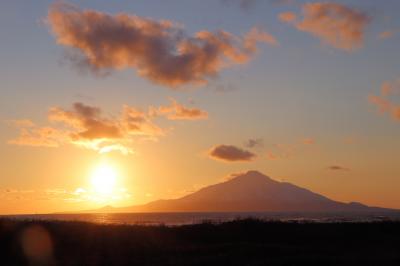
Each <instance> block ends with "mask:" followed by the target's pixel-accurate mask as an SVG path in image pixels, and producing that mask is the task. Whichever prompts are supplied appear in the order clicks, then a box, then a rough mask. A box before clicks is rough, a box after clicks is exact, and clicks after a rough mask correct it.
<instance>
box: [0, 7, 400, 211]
mask: <svg viewBox="0 0 400 266" xmlns="http://www.w3.org/2000/svg"><path fill="white" fill-rule="evenodd" d="M399 9H400V2H399V1H397V0H384V1H375V0H347V1H345V0H334V1H300V0H264V1H263V0H205V1H194V0H193V1H192V0H187V1H182V0H167V1H166V0H146V1H145V0H135V1H106V0H90V1H77V0H76V1H75V0H71V1H68V2H67V1H63V2H61V1H58V2H57V1H56V2H54V1H45V0H38V1H21V0H16V1H1V2H0V35H1V36H2V38H1V41H0V80H1V81H2V82H1V84H0V92H1V97H0V121H1V122H0V160H1V162H2V164H1V165H2V167H1V170H2V171H1V178H0V199H1V200H0V213H2V214H9V213H47V212H60V211H77V210H85V209H93V208H97V207H101V206H104V205H112V206H116V207H119V206H129V205H135V204H143V203H146V202H149V201H153V200H156V199H168V198H178V197H181V196H183V195H186V194H188V193H190V192H193V191H196V190H198V189H199V188H201V187H204V186H207V185H210V184H215V183H218V182H222V181H224V180H226V179H227V178H229V176H231V175H232V174H235V173H241V172H244V171H247V170H249V169H254V170H258V171H261V172H263V173H264V174H266V175H268V176H270V177H271V178H273V179H276V180H279V181H285V182H291V183H293V184H296V185H298V186H301V187H304V188H307V189H310V190H312V191H314V192H317V193H320V194H323V195H325V196H327V197H329V198H331V199H334V200H339V201H344V202H353V201H357V202H362V203H365V204H368V205H372V206H382V207H388V208H400V194H399V193H398V192H399V189H400V164H399V162H398V160H399V159H398V158H400V156H399V155H400V153H399V151H400V142H399V137H398V136H399V133H400V127H399V122H400V97H399V95H400V54H399V48H398V47H399V44H400V18H399V17H398V15H397V11H398V10H399Z"/></svg>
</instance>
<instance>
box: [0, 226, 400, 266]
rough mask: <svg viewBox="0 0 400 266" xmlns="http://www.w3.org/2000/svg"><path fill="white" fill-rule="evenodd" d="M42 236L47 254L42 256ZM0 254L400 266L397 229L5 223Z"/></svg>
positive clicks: (49, 260)
mask: <svg viewBox="0 0 400 266" xmlns="http://www.w3.org/2000/svg"><path fill="white" fill-rule="evenodd" d="M32 228H34V230H33V232H35V230H36V233H33V234H31V235H30V236H29V234H30V233H27V232H32V230H30V231H29V229H32ZM38 228H39V230H37V229H38ZM37 232H39V233H37ZM43 232H44V233H43ZM41 234H46V235H47V237H48V239H50V243H51V245H50V249H49V248H48V247H47V249H49V250H46V248H44V249H43V248H42V249H40V245H41V242H43V241H45V240H46V239H45V240H43V237H41ZM26 235H28V240H29V237H30V238H33V240H32V239H31V240H32V241H33V243H34V244H33V253H32V250H31V251H29V248H28V250H27V248H26V247H25V245H26V239H27V237H26ZM24 241H25V242H24ZM32 241H31V242H32ZM28 242H29V241H28ZM24 243H25V244H24ZM31 249H32V247H31ZM0 250H1V254H2V256H1V260H2V261H0V264H1V265H202V266H203V265H324V266H328V265H400V222H374V223H307V222H302V223H298V222H272V221H260V220H254V219H246V220H235V221H232V222H225V223H220V224H213V223H210V222H205V223H202V224H196V225H183V226H177V227H167V226H141V225H101V224H92V223H86V222H62V221H16V220H9V219H2V220H0ZM35 252H36V253H39V254H35ZM40 252H42V254H40ZM43 252H44V253H43Z"/></svg>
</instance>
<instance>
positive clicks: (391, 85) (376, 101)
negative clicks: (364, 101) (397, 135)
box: [368, 79, 400, 121]
mask: <svg viewBox="0 0 400 266" xmlns="http://www.w3.org/2000/svg"><path fill="white" fill-rule="evenodd" d="M399 91H400V79H397V80H395V81H385V82H383V83H382V85H381V88H380V95H373V94H371V95H369V96H368V101H369V102H370V103H371V104H373V105H374V106H376V107H377V110H378V112H379V113H381V114H385V113H388V114H389V115H390V116H391V117H392V118H393V119H395V120H397V121H400V104H396V103H394V102H393V101H392V100H391V99H390V96H391V95H394V94H398V93H399Z"/></svg>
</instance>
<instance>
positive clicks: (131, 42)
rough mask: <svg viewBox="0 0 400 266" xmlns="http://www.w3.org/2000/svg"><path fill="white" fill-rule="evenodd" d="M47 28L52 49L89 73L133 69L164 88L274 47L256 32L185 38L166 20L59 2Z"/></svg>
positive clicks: (199, 79) (203, 77) (203, 78)
mask: <svg viewBox="0 0 400 266" xmlns="http://www.w3.org/2000/svg"><path fill="white" fill-rule="evenodd" d="M48 24H49V25H50V28H51V30H52V32H53V33H54V35H55V36H56V38H57V43H58V44H60V45H63V46H66V47H69V48H73V51H75V53H74V54H73V61H75V62H78V65H80V66H82V65H83V66H85V65H86V66H88V67H89V68H91V69H92V70H94V71H101V70H105V71H107V70H115V69H125V68H133V69H136V70H137V73H138V74H139V75H140V76H143V77H145V78H147V79H149V80H151V81H153V82H155V83H158V84H162V85H166V86H169V87H178V86H181V85H184V84H197V85H201V84H206V83H207V81H208V79H210V78H213V77H215V76H217V75H218V73H219V72H220V71H221V69H222V68H224V67H231V66H232V65H235V64H243V63H246V62H247V61H249V60H250V59H251V57H252V56H253V55H254V54H255V53H256V52H257V43H258V42H265V43H270V44H272V45H277V44H278V42H277V40H276V39H275V38H274V37H273V36H272V35H270V34H268V33H267V32H264V31H262V30H260V29H258V28H253V29H252V30H250V31H249V32H248V33H247V34H245V35H244V36H242V37H239V36H235V35H233V34H231V33H229V32H226V31H223V30H219V31H216V32H209V31H200V32H197V33H196V34H195V35H194V36H193V37H188V36H187V34H186V33H185V32H184V30H183V27H182V26H181V25H178V24H177V23H174V22H171V21H167V20H161V21H157V20H153V19H150V18H145V17H139V16H135V15H129V14H125V13H120V14H117V15H109V14H106V13H102V12H98V11H94V10H81V9H79V8H77V7H75V6H72V5H69V4H65V3H57V4H54V5H52V6H51V7H50V10H49V14H48ZM77 57H78V59H77Z"/></svg>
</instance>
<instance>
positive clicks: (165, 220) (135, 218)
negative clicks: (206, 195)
mask: <svg viewBox="0 0 400 266" xmlns="http://www.w3.org/2000/svg"><path fill="white" fill-rule="evenodd" d="M6 217H8V218H12V219H17V220H61V221H84V222H93V223H101V224H140V225H159V224H165V225H184V224H196V223H201V222H204V221H210V222H215V223H219V222H225V221H230V220H234V219H244V218H258V219H262V220H279V221H312V222H374V221H400V212H359V213H354V212H353V213H350V212H335V213H333V212H329V213H317V212H313V213H311V212H308V213H306V212H186V213H182V212H181V213H90V214H35V215H9V216H6Z"/></svg>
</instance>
